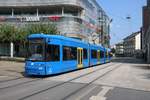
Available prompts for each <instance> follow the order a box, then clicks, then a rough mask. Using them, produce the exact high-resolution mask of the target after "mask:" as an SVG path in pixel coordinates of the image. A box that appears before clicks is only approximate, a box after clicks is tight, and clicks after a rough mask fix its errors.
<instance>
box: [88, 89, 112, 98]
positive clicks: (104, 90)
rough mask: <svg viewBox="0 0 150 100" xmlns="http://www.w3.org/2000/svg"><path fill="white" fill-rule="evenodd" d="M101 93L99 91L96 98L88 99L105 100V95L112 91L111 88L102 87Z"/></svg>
mask: <svg viewBox="0 0 150 100" xmlns="http://www.w3.org/2000/svg"><path fill="white" fill-rule="evenodd" d="M102 88H103V89H102V91H100V92H99V93H98V94H97V96H92V97H90V99H89V100H106V97H104V96H105V95H106V93H108V92H109V91H110V90H113V87H106V86H103V87H102Z"/></svg>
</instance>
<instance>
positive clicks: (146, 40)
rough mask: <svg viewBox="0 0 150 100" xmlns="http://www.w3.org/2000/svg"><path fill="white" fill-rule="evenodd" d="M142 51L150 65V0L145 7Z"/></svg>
mask: <svg viewBox="0 0 150 100" xmlns="http://www.w3.org/2000/svg"><path fill="white" fill-rule="evenodd" d="M142 40H143V41H142V45H143V46H142V50H143V52H144V58H145V60H146V61H147V62H148V63H150V0H147V5H146V6H144V7H143V27H142Z"/></svg>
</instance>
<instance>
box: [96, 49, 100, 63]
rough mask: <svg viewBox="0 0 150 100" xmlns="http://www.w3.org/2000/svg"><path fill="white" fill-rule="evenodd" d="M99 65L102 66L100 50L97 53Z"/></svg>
mask: <svg viewBox="0 0 150 100" xmlns="http://www.w3.org/2000/svg"><path fill="white" fill-rule="evenodd" d="M97 64H100V50H98V51H97Z"/></svg>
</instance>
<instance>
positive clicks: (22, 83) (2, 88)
mask: <svg viewBox="0 0 150 100" xmlns="http://www.w3.org/2000/svg"><path fill="white" fill-rule="evenodd" d="M109 66H110V65H108V66H105V67H102V68H99V69H98V70H101V69H105V68H107V67H109ZM89 68H90V67H89ZM98 70H95V71H93V72H89V73H86V74H85V75H84V74H83V75H81V77H83V76H86V75H88V74H91V73H94V72H96V71H98ZM22 78H25V77H20V78H16V79H14V80H19V79H22ZM77 78H80V77H77ZM77 78H75V79H77ZM45 79H46V78H45ZM14 80H13V79H12V80H7V81H6V82H10V81H14ZM40 80H43V78H42V79H41V78H40V79H36V80H35V79H33V80H30V81H26V82H21V83H17V84H14V85H10V86H6V87H1V88H0V91H1V90H4V89H7V88H11V87H16V86H19V85H24V84H27V83H31V82H36V81H40ZM2 83H5V82H2Z"/></svg>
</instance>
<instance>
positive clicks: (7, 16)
mask: <svg viewBox="0 0 150 100" xmlns="http://www.w3.org/2000/svg"><path fill="white" fill-rule="evenodd" d="M4 23H7V24H13V25H15V26H21V25H24V24H28V23H53V24H55V25H56V27H57V29H58V32H59V34H61V35H64V36H67V37H73V38H77V39H81V40H83V41H88V42H90V43H96V44H101V45H103V46H105V47H109V46H110V41H109V40H110V35H109V24H110V19H109V17H108V16H107V15H106V13H105V12H104V10H103V9H102V8H101V7H100V5H99V4H98V3H97V2H96V0H0V24H4ZM6 45H8V44H5V43H3V44H2V45H1V48H0V55H3V54H4V55H9V54H8V52H9V46H6ZM14 47H15V45H14ZM4 49H6V50H7V51H6V52H5V53H4V51H5V50H4ZM14 49H15V48H14Z"/></svg>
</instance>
